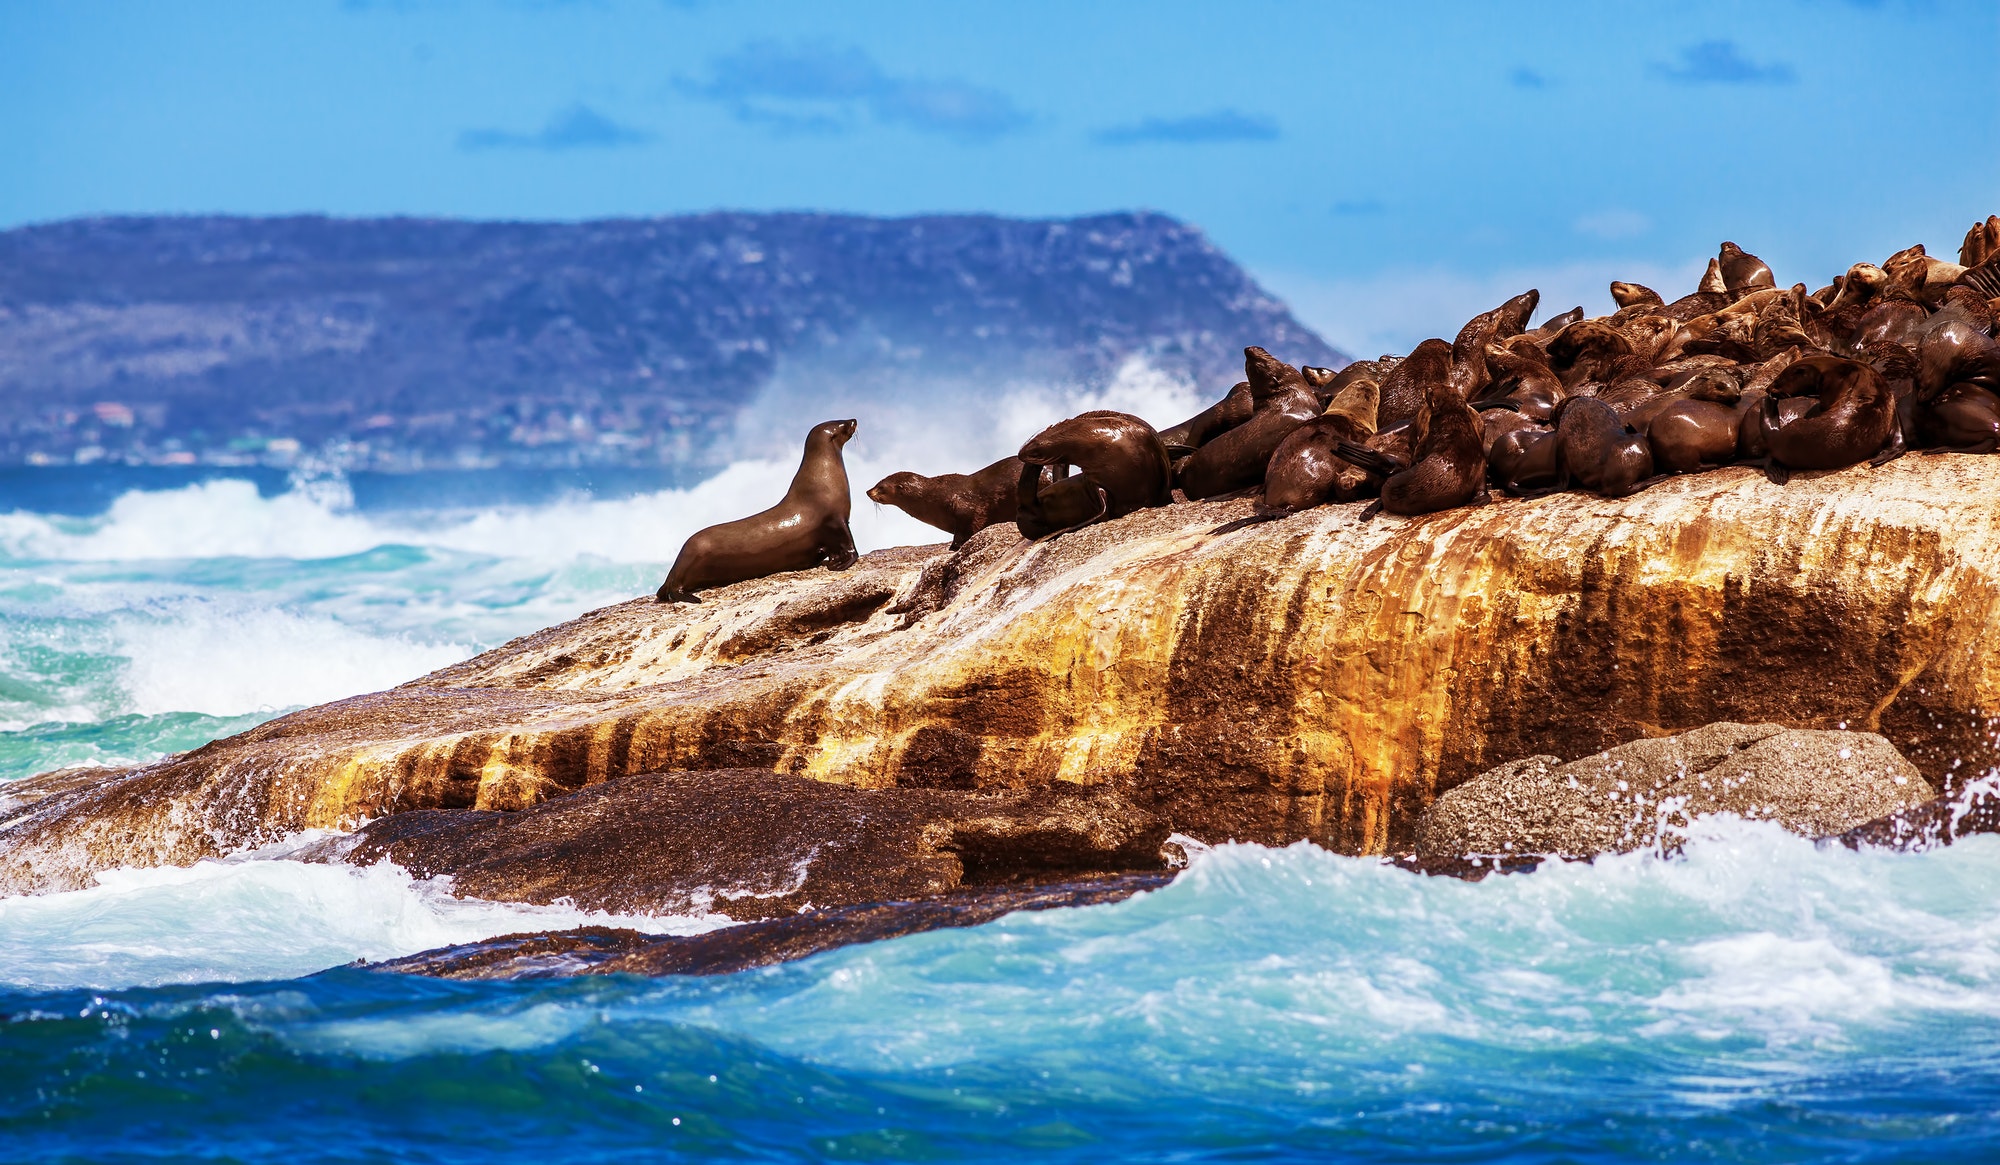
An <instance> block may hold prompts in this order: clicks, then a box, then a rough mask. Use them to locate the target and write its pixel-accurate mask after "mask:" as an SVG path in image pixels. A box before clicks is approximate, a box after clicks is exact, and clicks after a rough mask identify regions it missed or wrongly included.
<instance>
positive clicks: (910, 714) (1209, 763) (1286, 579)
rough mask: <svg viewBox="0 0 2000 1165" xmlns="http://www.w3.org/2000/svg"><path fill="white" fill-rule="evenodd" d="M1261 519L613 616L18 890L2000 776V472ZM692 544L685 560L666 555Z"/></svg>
mask: <svg viewBox="0 0 2000 1165" xmlns="http://www.w3.org/2000/svg"><path fill="white" fill-rule="evenodd" d="M1248 511H1249V503H1248V502H1247V501H1232V502H1221V503H1207V504H1190V505H1175V506H1171V507H1167V508H1164V509H1156V510H1147V511H1142V512H1140V513H1138V514H1134V515H1132V516H1130V517H1127V518H1123V519H1120V520H1119V521H1116V522H1112V523H1108V524H1105V525H1101V526H1093V527H1089V528H1086V529H1084V530H1081V531H1078V532H1076V533H1074V534H1070V535H1066V536H1064V537H1062V538H1060V539H1058V540H1056V541H1054V542H1050V543H1043V544H1036V545H1030V544H1027V543H1023V542H1021V541H1019V540H1018V539H1017V538H1016V537H1015V532H1014V530H1013V528H1012V527H1011V526H1001V527H996V528H993V529H989V530H986V531H984V532H982V533H981V534H979V535H978V536H976V537H975V538H973V539H972V540H971V542H970V543H968V545H967V546H966V548H965V549H964V550H963V551H961V552H959V553H957V554H952V553H948V552H947V551H946V550H945V548H944V547H942V546H936V547H913V548H901V549H897V550H891V551H883V552H880V553H877V554H872V555H869V556H867V557H866V558H864V559H863V560H862V561H861V563H860V564H859V565H857V566H856V567H855V568H854V569H853V570H851V571H849V572H847V573H844V574H830V573H827V572H824V571H814V572H805V573H800V574H789V575H781V576H776V577H773V578H768V579H760V580H756V581H753V582H748V583H741V584H738V585H735V586H731V587H725V588H721V589H718V590H716V591H714V592H711V593H709V594H708V595H706V596H704V597H705V598H706V599H707V601H706V602H704V603H702V604H701V605H699V606H661V605H657V604H655V603H653V602H651V601H650V600H634V601H633V602H630V603H625V604H621V605H618V606H614V607H608V608H605V609H603V610H600V611H595V612H592V613H590V614H588V615H585V616H583V617H582V618H580V619H577V620H575V621H573V622H571V623H567V624H564V625H562V626H560V627H555V628H551V629H549V630H546V631H542V632H540V633H537V634H535V635H531V636H528V637H526V638H524V639H521V640H518V641H516V642H514V643H510V644H508V645H506V646H504V647H501V648H498V649H496V650H494V651H491V652H488V653H487V654H485V655H483V656H480V657H479V658H477V659H474V660H470V661H468V662H466V663H463V664H460V665H457V666H454V667H451V668H446V669H444V670H443V671H440V672H437V673H434V674H433V675H430V676H426V677H424V678H423V679H421V680H417V681H415V682H413V683H410V684H407V685H405V686H403V687H400V688H397V689H394V690H391V691H388V692H382V693H377V694H375V695H369V696H361V697H357V698H354V699H350V700H343V701H340V702H338V703H335V704H329V705H325V706H323V707H319V708H312V709H307V710H305V711H302V712H297V713H294V714H292V715H289V716H285V717H282V718H280V719H278V720H275V721H272V722H271V723H269V724H265V725H263V726H261V727H259V728H256V729H253V730H251V731H250V732H246V733H243V734H242V735H239V736H236V737H232V738H230V739H228V740H224V741H219V742H216V743H214V744H211V745H208V746H206V747H204V748H201V749H198V750H196V751H194V752H192V753H188V754H185V755H182V756H178V757H174V758H169V759H167V760H163V761H161V762H158V763H156V764H152V765H149V766H146V767H144V768H139V769H134V770H130V771H127V772H122V773H116V774H110V775H107V776H106V778H105V779H103V780H100V781H97V782H94V783H91V784H89V785H87V786H84V787H81V788H77V787H68V788H65V789H62V790H51V791H50V792H49V795H48V796H46V797H44V798H42V799H41V800H39V801H31V800H29V799H28V798H29V796H31V795H32V794H33V792H34V790H33V788H32V786H30V787H27V788H24V789H22V790H21V792H20V794H18V795H17V797H16V804H15V807H14V808H13V809H12V810H0V813H8V812H11V813H12V816H11V817H10V818H7V819H6V820H4V821H0V889H5V890H6V891H8V892H23V891H46V890H53V889H60V888H64V887H72V886H78V885H84V884H87V883H88V882H89V880H90V877H91V875H92V873H94V872H95V871H97V870H100V869H104V868H106V867H112V866H119V865H144V864H156V863H188V862H192V861H195V860H198V859H200V858H204V857H209V856H214V855H217V854H222V853H226V852H230V851H233V850H239V849H243V848H246V847H251V846H257V845H262V844H266V843H269V842H272V841H275V840H277V839H280V838H282V837H285V836H286V835H289V834H291V833H293V832H295V831H298V830H302V829H308V828H322V829H348V828H353V827H354V826H356V825H357V824H359V823H360V822H362V821H363V820H365V819H368V818H373V817H378V816H381V815H383V814H386V813H396V812H403V811H406V810H412V809H428V808H480V809H520V808H525V807H527V806H530V805H533V804H535V803H537V802H539V801H541V800H544V799H546V798H549V797H552V796H557V795H560V794H562V793H565V792H568V791H570V790H573V789H577V788H580V787H582V786H584V785H588V784H593V783H596V782H600V781H603V780H605V779H606V778H607V777H611V776H617V775H626V774H634V773H643V772H652V771H660V770H701V769H727V768H744V767H754V768H766V769H774V770H778V771H781V772H787V773H793V774H797V775H801V776H806V777H811V778H814V779H817V780H822V781H833V782H839V783H843V784H849V785H856V786H861V787H864V788H871V789H885V788H892V787H899V786H900V787H923V788H949V789H962V790H995V789H1002V788H1007V789H1024V788H1030V787H1034V786H1041V785H1048V784H1051V783H1053V782H1073V783H1076V784H1080V785H1105V786H1110V787H1111V789H1110V791H1115V792H1116V793H1117V794H1119V796H1120V797H1121V798H1123V803H1126V804H1129V805H1131V806H1134V807H1135V810H1136V811H1139V812H1144V813H1150V814H1154V815H1156V816H1157V817H1158V818H1159V819H1160V820H1162V821H1164V822H1166V823H1167V824H1169V825H1170V826H1171V828H1173V829H1175V830H1178V831H1180V832H1182V833H1185V834H1189V835H1191V836H1193V837H1196V838H1199V839H1202V840H1206V841H1217V840H1222V839H1225V838H1231V837H1233V838H1239V839H1254V840H1260V841H1269V842H1284V841H1290V840H1293V839H1297V838H1312V839H1314V840H1316V841H1319V842H1320V843H1322V844H1324V845H1327V846H1329V847H1331V848H1333V849H1336V850H1340V851H1344V852H1349V853H1357V852H1359V853H1379V852H1387V851H1400V850H1405V849H1407V848H1409V847H1410V846H1411V844H1412V843H1413V841H1414V837H1415V826H1416V822H1417V820H1418V818H1419V816H1420V815H1421V813H1422V812H1423V810H1424V809H1425V807H1426V806H1427V805H1429V804H1430V802H1431V801H1432V800H1433V798H1434V797H1435V796H1436V795H1437V794H1438V793H1439V792H1440V791H1442V790H1444V789H1447V788H1450V787H1452V786H1453V785H1455V784H1457V783H1459V782H1462V781H1464V780H1465V779H1467V778H1468V777H1470V776H1472V775H1474V774H1476V773H1480V772H1483V771H1485V770H1486V769H1489V768H1491V767H1493V766H1494V765H1497V764H1500V763H1502V762H1505V761H1509V760H1514V759H1517V758H1520V757H1526V756H1532V755H1536V754H1553V755H1558V756H1572V757H1574V756H1585V755H1588V754H1591V753H1594V752H1596V751H1599V750H1601V749H1603V748H1606V747H1609V746H1611V745H1614V744H1617V743H1620V742H1623V741H1626V740H1632V739H1636V738H1639V737H1642V736H1658V735H1665V734H1668V733H1672V732H1677V731H1681V730H1685V729H1688V728H1693V727H1697V726H1700V725H1704V724H1708V723H1712V722H1715V721H1737V722H1744V723H1753V724H1754V723H1764V722H1769V723H1775V724H1781V725H1787V726H1792V727H1802V728H1836V727H1848V728H1852V729H1856V730H1862V731H1870V732H1879V733H1881V734H1882V735H1884V736H1885V737H1887V738H1888V739H1889V740H1890V742H1891V743H1892V744H1893V745H1894V746H1895V747H1896V748H1897V749H1898V750H1900V751H1901V752H1902V753H1903V754H1904V755H1906V756H1907V757H1909V759H1910V760H1911V761H1913V762H1914V763H1915V764H1916V766H1917V768H1918V769H1919V770H1920V771H1921V772H1922V773H1923V774H1924V775H1925V777H1927V778H1928V779H1929V780H1930V781H1931V783H1932V784H1935V785H1938V786H1940V787H1948V786H1949V785H1950V784H1951V782H1952V781H1953V779H1954V778H1956V777H1959V776H1963V775H1966V774H1969V773H1972V772H1977V771H1982V770H1984V769H1985V768H1986V767H1988V766H1989V765H1991V764H1993V763H1994V761H1995V759H1996V749H1995V745H1994V734H1993V725H1994V720H1993V717H1994V716H1995V715H1996V713H2000V649H1997V648H1996V645H2000V577H1996V576H2000V457H1972V456H1944V457H1923V456H1911V457H1906V458H1903V459H1902V460H1900V461H1897V462H1894V463H1892V464H1890V465H1887V466H1884V467H1882V468H1879V469H1870V468H1867V467H1857V468H1854V469H1849V470H1842V471H1839V472H1836V473H1830V474H1811V475H1806V474H1802V475H1799V476H1797V477H1795V478H1794V479H1793V480H1792V482H1791V483H1790V484H1789V485H1786V486H1783V487H1779V486H1775V485H1772V484H1770V483H1768V482H1766V481H1765V480H1764V479H1763V478H1762V477H1761V476H1759V475H1758V474H1756V473H1754V472H1752V471H1750V470H1747V469H1730V470H1721V471H1717V472H1712V473H1706V474H1702V475H1700V476H1695V477H1687V478H1679V479H1675V480H1672V481H1668V482H1665V483H1662V484H1660V485H1657V486H1655V487H1653V488H1652V489H1649V490H1647V491H1645V492H1643V493H1640V494H1637V495H1635V496H1633V497H1629V498H1624V499H1621V500H1617V501H1607V500H1604V499H1601V498H1597V497H1593V496H1589V495H1584V494H1564V495H1558V496H1553V497H1548V498H1542V499H1537V500H1533V501H1520V500H1503V501H1499V502H1497V503H1496V504H1493V505H1490V506H1484V507H1477V508H1471V509H1461V510H1454V511H1449V512H1446V513H1441V514H1434V515H1430V516H1427V517H1422V518H1416V519H1407V520H1404V519H1394V518H1378V519H1376V520H1375V521H1373V522H1368V523H1363V522H1361V521H1360V520H1359V518H1358V514H1359V512H1360V507H1359V506H1358V505H1350V506H1333V507H1323V508H1320V509H1315V510H1310V511H1307V512H1304V513H1301V514H1298V515H1295V516H1293V517H1291V518H1287V519H1285V520H1282V521H1277V522H1269V523H1264V524H1258V525H1251V526H1248V527H1244V528H1240V529H1235V530H1232V531H1229V532H1227V533H1221V534H1217V533H1215V532H1214V531H1215V530H1216V528H1217V527H1218V526H1221V525H1223V524H1224V523H1226V522H1229V521H1231V520H1233V519H1236V518H1240V517H1243V516H1245V515H1246V514H1247V513H1248ZM665 549H667V548H662V550H663V551H664V550H665Z"/></svg>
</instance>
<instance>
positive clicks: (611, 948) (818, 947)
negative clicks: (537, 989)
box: [373, 874, 1168, 979]
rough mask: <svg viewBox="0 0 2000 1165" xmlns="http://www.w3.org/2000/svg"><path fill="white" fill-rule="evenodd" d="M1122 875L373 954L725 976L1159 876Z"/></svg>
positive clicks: (1096, 895)
mask: <svg viewBox="0 0 2000 1165" xmlns="http://www.w3.org/2000/svg"><path fill="white" fill-rule="evenodd" d="M1167 880H1168V878H1167V875H1165V874H1125V875H1121V876H1119V877H1115V878H1099V879H1091V880H1085V881H1075V882H1058V883H1054V884H1049V885H1040V886H995V887H986V888H984V889H979V890H970V891H965V892H962V893H958V894H951V895H946V896H941V897H935V898H927V899H922V900H918V901H908V902H873V903H868V904H866V905H860V906H844V907H840V908H838V909H834V910H816V911H812V912H810V913H806V914H794V915H792V916H790V917H788V918H776V919H770V920H767V921H762V922H748V923H744V924H743V925H741V926H731V927H724V928H723V929H721V930H712V931H709V932H708V933H706V934H697V935H688V936H683V937H672V936H667V937H662V936H659V935H649V934H641V933H639V932H638V931H635V930H620V929H614V928H611V927H601V926H592V927H580V928H578V929H576V930H562V931H550V932H546V933H541V934H511V935H503V936H501V937H499V938H492V939H487V940H486V941H485V942H477V943H466V944H464V945H462V946H456V947H442V948H439V949H438V950H434V951H424V952H421V953H419V954H414V955H409V956H407V957H405V958H401V959H393V960H390V961H389V962H385V963H377V964H375V965H374V967H373V969H374V970H378V971H397V972H401V973H404V974H411V975H435V976H437V977H439V978H443V979H541V978H555V977H559V976H564V975H726V974H729V973H731V972H734V971H743V970H748V969H749V968H751V967H766V966H769V965H771V964H773V963H783V962H789V961H790V960H792V959H803V958H805V957H806V956H808V955H816V954H818V953H820V952H821V951H825V950H831V949H832V948H834V947H840V946H846V945H848V944H850V943H861V942H879V941H880V940H882V939H889V938H897V937H900V936H902V935H906V934H916V933H918V932H919V931H926V930H938V929H941V928H943V927H951V926H978V925H979V924H980V923H983V922H991V921H993V920H994V919H996V918H999V917H1000V916H1002V915H1004V914H1012V913H1013V912H1015V911H1017V910H1049V909H1053V908H1055V907H1061V906H1097V905H1101V904H1103V903H1106V902H1117V901H1119V900H1121V899H1124V898H1129V897H1131V896H1132V895H1134V894H1137V893H1140V892H1142V891H1145V890H1152V889H1156V888H1158V887H1160V886H1163V885H1165V884H1166V883H1167Z"/></svg>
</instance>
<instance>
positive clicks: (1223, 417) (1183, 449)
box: [1160, 380, 1257, 458]
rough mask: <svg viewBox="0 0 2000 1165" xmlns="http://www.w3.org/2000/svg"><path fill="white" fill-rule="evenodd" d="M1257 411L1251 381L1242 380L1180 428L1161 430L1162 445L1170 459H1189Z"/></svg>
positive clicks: (1181, 424) (1180, 425)
mask: <svg viewBox="0 0 2000 1165" xmlns="http://www.w3.org/2000/svg"><path fill="white" fill-rule="evenodd" d="M1256 411H1257V398H1256V397H1253V396H1251V395H1250V382H1249V381H1247V380H1239V381H1237V382H1236V386H1235V387H1234V388H1232V389H1230V390H1229V394H1228V395H1227V396H1225V397H1223V398H1222V399H1221V400H1219V401H1216V402H1215V403H1214V404H1212V405H1210V406H1208V407H1207V408H1205V409H1203V410H1201V411H1200V412H1198V413H1196V414H1195V415H1194V416H1191V417H1189V418H1188V419H1187V420H1185V421H1182V422H1181V423H1180V424H1178V425H1174V426H1171V427H1169V428H1165V429H1161V430H1160V443H1161V444H1163V445H1165V446H1166V447H1167V455H1168V456H1170V457H1174V458H1181V457H1186V456H1188V455H1189V454H1191V453H1193V452H1194V451H1195V450H1197V449H1199V448H1201V447H1202V445H1203V444H1205V443H1206V442H1207V441H1208V440H1209V439H1210V438H1212V437H1216V436H1219V435H1220V434H1223V433H1226V432H1228V431H1229V430H1231V429H1233V428H1235V427H1236V426H1238V425H1240V424H1242V423H1243V422H1245V421H1247V420H1249V419H1250V415H1251V414H1252V413H1254V412H1256Z"/></svg>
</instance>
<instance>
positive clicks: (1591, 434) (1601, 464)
mask: <svg viewBox="0 0 2000 1165" xmlns="http://www.w3.org/2000/svg"><path fill="white" fill-rule="evenodd" d="M1555 457H1556V485H1557V488H1559V489H1561V488H1567V487H1568V485H1569V483H1570V482H1571V481H1575V482H1577V483H1579V484H1581V485H1582V486H1583V488H1585V489H1587V490H1589V491H1590V492H1592V493H1594V494H1598V495H1600V496H1603V497H1607V498H1622V497H1624V496H1626V495H1627V494H1632V493H1637V492H1638V491H1639V490H1640V489H1641V488H1643V486H1644V483H1645V482H1646V481H1647V479H1649V478H1651V477H1652V476H1653V450H1652V447H1651V446H1649V445H1648V444H1647V443H1646V438H1644V437H1642V436H1640V435H1639V434H1637V433H1634V432H1633V431H1632V430H1631V429H1630V428H1629V427H1627V426H1626V424H1625V422H1624V421H1623V420H1620V419H1619V416H1618V412H1617V410H1616V409H1613V408H1612V407H1611V406H1610V405H1608V404H1606V403H1604V402H1603V401H1601V400H1596V399H1594V398H1591V397H1571V398H1570V399H1568V400H1566V401H1564V402H1563V403H1562V407H1561V408H1559V409H1557V410H1556V448H1555Z"/></svg>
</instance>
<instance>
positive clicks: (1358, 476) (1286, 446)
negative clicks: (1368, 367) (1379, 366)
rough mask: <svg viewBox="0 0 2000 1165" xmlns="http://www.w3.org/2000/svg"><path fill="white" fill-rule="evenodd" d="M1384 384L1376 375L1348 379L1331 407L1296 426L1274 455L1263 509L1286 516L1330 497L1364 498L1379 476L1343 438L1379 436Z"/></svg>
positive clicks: (1359, 440) (1361, 439)
mask: <svg viewBox="0 0 2000 1165" xmlns="http://www.w3.org/2000/svg"><path fill="white" fill-rule="evenodd" d="M1380 399H1381V386H1380V385H1378V384H1377V383H1376V382H1375V381H1374V380H1373V379H1372V378H1370V377H1366V376H1360V377H1356V378H1354V379H1352V380H1350V381H1348V382H1347V384H1346V386H1345V387H1343V388H1342V389H1341V390H1340V392H1339V394H1338V395H1337V396H1335V397H1334V398H1333V402H1332V403H1331V404H1329V405H1328V406H1327V409H1326V412H1324V413H1322V414H1320V415H1319V416H1317V417H1315V418H1313V419H1312V420H1310V421H1307V422H1306V423H1305V424H1303V425H1300V426H1299V427H1298V428H1296V429H1293V430H1292V432H1291V435H1290V436H1287V437H1286V438H1285V439H1284V440H1283V441H1282V442H1280V443H1279V445H1278V449H1277V452H1275V453H1273V454H1271V463H1270V465H1269V466H1268V467H1266V469H1265V471H1264V502H1263V509H1262V511H1261V513H1262V514H1264V515H1268V516H1270V517H1274V518H1275V517H1283V516H1285V515H1287V514H1295V513H1297V512H1298V511H1300V510H1304V509H1310V508H1311V507H1313V506H1317V505H1319V504H1320V503H1322V502H1326V501H1341V502H1351V501H1355V500H1357V499H1358V498H1360V497H1361V496H1362V494H1363V491H1365V490H1366V488H1367V485H1368V480H1369V478H1370V477H1372V476H1373V475H1372V474H1371V473H1369V471H1368V470H1366V469H1363V468H1362V467H1360V466H1358V465H1355V464H1353V463H1352V462H1350V461H1348V460H1347V459H1345V458H1343V457H1341V456H1340V443H1341V442H1342V441H1349V442H1353V443H1354V444H1357V445H1358V444H1360V443H1362V442H1364V441H1366V440H1368V438H1370V437H1372V436H1374V435H1375V408H1376V405H1377V404H1378V403H1379V402H1380Z"/></svg>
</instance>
